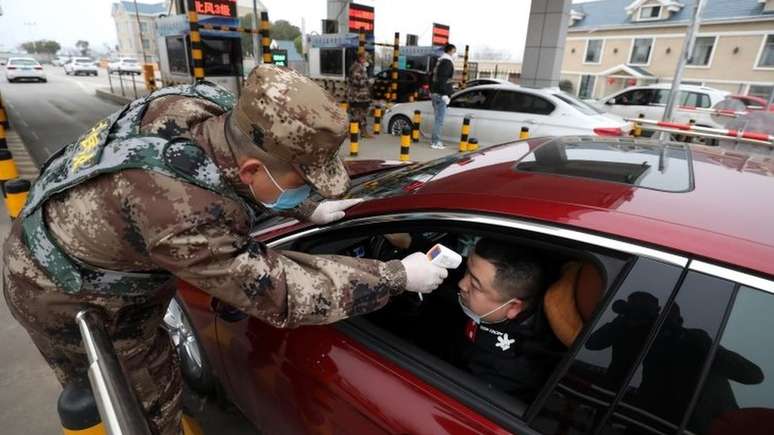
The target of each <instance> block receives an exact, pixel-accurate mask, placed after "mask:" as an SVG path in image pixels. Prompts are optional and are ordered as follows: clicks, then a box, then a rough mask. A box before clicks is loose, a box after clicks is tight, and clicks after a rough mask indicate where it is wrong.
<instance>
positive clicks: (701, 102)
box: [679, 91, 711, 109]
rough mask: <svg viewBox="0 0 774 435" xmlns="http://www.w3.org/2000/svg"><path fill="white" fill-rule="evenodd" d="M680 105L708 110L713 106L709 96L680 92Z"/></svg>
mask: <svg viewBox="0 0 774 435" xmlns="http://www.w3.org/2000/svg"><path fill="white" fill-rule="evenodd" d="M679 101H680V105H681V106H689V107H700V108H704V109H707V108H709V107H710V106H711V104H710V99H709V95H707V94H702V93H699V92H685V91H683V92H680V100H679Z"/></svg>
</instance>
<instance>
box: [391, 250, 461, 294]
mask: <svg viewBox="0 0 774 435" xmlns="http://www.w3.org/2000/svg"><path fill="white" fill-rule="evenodd" d="M400 262H401V263H403V267H405V268H406V290H408V291H410V292H416V293H430V292H431V291H433V290H435V289H436V288H438V286H439V285H441V283H442V282H443V280H444V279H446V277H447V276H448V274H449V272H448V271H447V270H446V269H444V268H443V267H441V266H436V265H435V264H433V263H431V262H430V260H429V259H428V258H427V255H426V254H425V253H424V252H415V253H413V254H411V255H409V256H408V257H406V258H404V259H403V260H400Z"/></svg>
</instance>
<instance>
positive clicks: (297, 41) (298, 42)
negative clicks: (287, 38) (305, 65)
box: [293, 35, 304, 56]
mask: <svg viewBox="0 0 774 435" xmlns="http://www.w3.org/2000/svg"><path fill="white" fill-rule="evenodd" d="M303 39H304V35H298V36H296V39H294V40H293V45H295V46H296V51H297V52H298V54H300V55H302V56H303V55H304V41H303Z"/></svg>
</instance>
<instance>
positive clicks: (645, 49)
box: [629, 38, 653, 65]
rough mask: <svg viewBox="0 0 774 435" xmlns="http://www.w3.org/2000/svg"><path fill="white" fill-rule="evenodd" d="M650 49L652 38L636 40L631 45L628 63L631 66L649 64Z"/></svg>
mask: <svg viewBox="0 0 774 435" xmlns="http://www.w3.org/2000/svg"><path fill="white" fill-rule="evenodd" d="M652 48H653V38H636V39H635V40H634V42H633V43H632V53H631V56H630V57H629V63H630V64H631V65H647V64H649V63H650V52H651V49H652Z"/></svg>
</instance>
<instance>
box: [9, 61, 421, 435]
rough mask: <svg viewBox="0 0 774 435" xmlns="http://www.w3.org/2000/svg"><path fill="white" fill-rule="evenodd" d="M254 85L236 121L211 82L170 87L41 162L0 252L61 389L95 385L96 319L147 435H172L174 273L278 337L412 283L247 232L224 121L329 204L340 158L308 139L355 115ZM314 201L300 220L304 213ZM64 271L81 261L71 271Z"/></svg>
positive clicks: (288, 88)
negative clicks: (88, 333)
mask: <svg viewBox="0 0 774 435" xmlns="http://www.w3.org/2000/svg"><path fill="white" fill-rule="evenodd" d="M251 89H252V90H251ZM246 90H247V92H245V93H244V94H243V98H242V99H240V101H239V102H238V103H237V106H236V108H235V109H234V110H233V111H228V110H227V109H228V108H229V107H230V105H232V104H233V96H230V94H228V95H226V94H224V93H223V92H220V91H217V88H215V87H214V85H206V84H205V85H198V86H196V88H194V87H193V86H182V87H176V88H165V89H163V90H161V91H158V92H157V93H154V94H153V95H151V96H150V97H148V98H147V99H144V100H137V101H135V102H133V103H131V104H130V105H128V106H127V107H125V108H124V109H123V110H122V111H121V112H119V113H118V114H115V115H113V116H111V117H110V118H108V119H107V121H106V122H105V123H99V124H98V125H97V127H95V128H94V129H92V131H90V132H88V133H87V134H85V135H84V136H82V137H81V138H80V139H79V140H78V141H77V142H75V143H74V144H72V145H70V146H68V147H66V148H65V150H64V152H63V153H62V154H61V155H60V156H59V158H57V156H54V157H55V158H54V159H53V160H51V161H50V162H49V163H48V164H47V166H46V167H45V168H44V170H43V171H42V173H41V177H40V178H39V180H38V181H37V182H36V184H35V186H33V190H32V191H31V194H30V199H29V201H28V203H27V206H26V207H25V210H24V211H23V215H22V217H21V218H20V219H18V220H17V221H15V223H14V224H13V227H12V231H11V234H10V236H9V238H8V239H7V241H6V242H5V245H4V249H3V253H4V255H3V259H4V264H5V267H4V274H3V275H4V293H5V298H6V301H7V303H8V307H9V309H10V311H11V313H12V314H13V316H14V317H15V318H16V319H17V320H18V321H19V322H20V323H21V324H22V325H23V326H24V327H25V329H26V330H27V331H28V333H29V334H30V336H31V338H32V340H33V342H34V343H35V345H36V346H37V347H38V349H39V350H40V352H41V353H42V355H43V357H44V358H45V359H46V361H47V362H48V364H49V365H50V366H51V367H52V368H53V369H54V371H55V373H56V376H57V378H58V379H59V381H60V382H61V383H62V384H63V385H64V384H68V383H70V382H74V381H83V380H84V379H86V369H87V360H86V356H85V354H84V350H83V347H82V344H81V339H80V334H79V332H78V330H77V327H76V325H75V322H74V317H75V314H76V313H77V312H78V311H80V310H82V309H84V308H91V309H94V310H96V311H97V312H98V313H100V314H101V315H102V317H103V318H104V319H105V324H106V327H107V330H108V333H109V334H110V335H111V337H112V339H113V341H114V346H115V348H116V351H117V353H118V355H119V358H120V359H121V360H122V362H123V364H124V365H125V367H126V369H127V371H128V375H129V378H130V382H131V384H132V385H133V386H134V389H135V391H136V393H137V395H138V398H139V399H140V401H141V402H142V405H143V407H144V408H145V411H146V415H148V417H149V422H150V424H151V427H152V430H153V432H154V433H162V434H172V433H177V432H178V426H179V420H180V413H181V378H180V372H179V369H178V361H177V356H176V354H175V351H174V349H173V348H172V345H171V342H170V339H169V337H168V336H167V335H166V332H165V331H164V330H163V329H162V321H163V316H164V313H165V310H166V307H167V305H168V303H169V301H170V299H171V298H172V297H173V295H174V293H175V279H174V278H179V279H183V280H186V281H188V282H190V283H192V284H194V285H195V286H197V287H199V288H201V289H203V290H205V291H207V292H208V293H210V294H211V295H212V296H214V297H217V298H219V299H221V300H223V301H225V302H227V303H229V304H231V305H234V306H235V307H238V308H239V309H241V310H243V311H244V312H246V313H248V314H250V315H252V316H255V317H258V318H259V319H262V320H263V321H265V322H268V323H270V324H271V325H274V326H276V327H294V326H298V325H302V324H322V323H329V322H335V321H337V320H339V319H343V318H346V317H349V316H353V315H357V314H362V313H367V312H370V311H373V310H375V309H378V308H379V307H381V306H382V305H384V304H385V303H386V302H387V301H388V300H389V298H390V296H392V295H394V294H397V293H399V292H401V291H403V288H404V287H405V284H406V274H405V269H404V268H403V266H402V265H401V264H400V262H399V261H392V262H388V263H382V262H378V261H375V260H364V259H354V258H349V257H339V256H312V255H307V254H303V253H298V252H284V251H283V252H276V251H272V250H269V249H267V248H266V247H265V246H264V245H262V244H260V243H259V242H257V241H255V240H254V239H252V238H251V237H249V232H250V229H251V223H252V221H253V219H254V217H255V212H256V211H257V212H258V213H261V212H266V211H265V210H263V209H261V210H256V209H255V208H254V207H253V206H254V203H250V202H247V201H245V200H243V196H242V194H244V193H245V192H244V190H245V189H244V185H243V184H242V183H241V182H240V180H239V179H238V166H237V162H236V160H235V157H234V152H233V150H232V146H230V144H229V139H228V138H227V137H229V138H230V137H232V136H231V135H229V134H228V133H229V132H230V131H231V130H229V125H228V124H229V123H230V122H233V125H234V126H236V127H237V128H238V129H239V131H240V132H242V133H244V134H246V135H248V136H249V137H252V140H253V142H254V143H255V144H256V145H258V146H259V147H261V149H263V150H265V151H267V152H270V153H271V154H272V155H273V156H274V157H276V158H280V159H286V161H294V162H296V164H297V165H298V166H299V167H301V168H303V172H304V177H305V178H307V179H308V181H310V182H312V181H314V182H313V183H312V184H313V185H314V187H315V188H316V189H317V190H318V191H319V192H320V193H322V194H323V195H325V196H333V195H338V194H341V193H343V189H342V187H343V188H344V189H345V188H346V174H345V173H344V174H342V173H341V172H340V171H343V166H341V162H340V161H338V158H337V157H335V155H333V154H332V153H331V152H330V150H329V149H325V150H322V151H321V152H319V153H317V154H315V155H314V156H312V157H310V156H308V155H305V154H304V153H303V152H302V151H303V150H304V149H305V148H310V149H311V148H314V147H315V143H317V144H318V145H319V143H327V144H328V145H329V146H328V147H329V148H337V146H335V147H333V146H332V145H331V144H332V143H333V142H331V141H334V142H335V141H338V143H340V142H341V139H342V138H343V137H344V136H345V134H346V131H345V130H344V126H345V125H346V121H345V115H344V113H343V112H341V110H340V109H338V107H337V106H336V104H335V101H333V100H332V99H331V98H330V97H329V96H327V94H324V91H322V90H320V89H319V88H318V87H316V86H315V85H313V84H311V82H310V81H308V80H306V79H304V78H302V77H301V76H297V75H294V74H292V73H290V72H287V71H286V70H284V69H279V68H276V67H260V68H257V69H256V70H255V71H254V72H253V74H251V76H250V78H249V79H248V84H247V88H246ZM279 103H282V104H279ZM232 114H233V116H232ZM132 125H134V126H136V127H138V130H139V131H136V132H135V133H136V134H137V136H136V137H133V136H132V135H131V134H130V130H131V128H132ZM326 126H328V128H327V129H326ZM100 138H102V139H104V141H103V142H104V143H105V145H104V149H102V150H101V155H100V154H96V155H86V156H84V155H83V150H84V149H99V147H96V148H95V147H92V148H89V147H88V146H85V145H84V144H86V145H89V144H92V143H95V141H96V142H99V141H100ZM173 139H174V140H173ZM310 139H312V140H310ZM315 141H316V142H315ZM136 142H137V143H139V142H143V143H144V145H143V146H145V148H143V146H140V145H137V143H136ZM189 143H193V144H195V145H196V146H191V145H190V144H189ZM159 144H160V145H159ZM154 147H155V148H154ZM127 149H129V150H132V152H133V154H131V155H129V156H128V157H127V156H124V161H123V163H122V164H121V165H119V167H117V168H114V170H104V171H102V172H100V171H97V173H96V175H95V174H92V175H91V176H90V177H87V178H84V179H83V180H81V181H80V182H78V183H76V184H75V185H72V186H70V187H69V188H66V189H61V190H57V189H56V188H54V189H51V187H52V186H53V187H56V186H57V183H59V182H61V181H62V177H63V176H65V175H67V174H66V173H67V172H68V171H69V173H70V175H72V174H73V173H75V174H77V173H79V171H80V173H88V172H89V171H92V170H95V168H97V169H99V167H100V165H105V164H108V163H111V159H112V160H113V162H112V163H115V162H116V161H117V160H116V159H120V156H121V153H122V152H125V151H126V150H127ZM153 150H156V151H158V152H159V155H161V156H162V157H161V160H163V161H164V162H165V165H161V166H159V167H152V166H153V165H151V164H149V163H148V162H150V161H152V160H153V159H154V158H157V157H158V156H155V155H154V154H153V152H154V151H153ZM68 156H69V157H68ZM84 157H85V158H84ZM157 160H158V159H157ZM334 160H336V161H334ZM62 161H65V163H66V164H67V165H69V166H67V165H65V166H63V165H62V164H61V163H62ZM139 161H143V162H145V163H143V164H144V165H146V166H143V164H139V163H137V162H139ZM129 163H131V164H129ZM342 177H344V178H343V179H342ZM322 179H325V180H327V181H326V182H322V181H320V180H322ZM342 180H343V181H344V183H343V185H342ZM326 183H327V184H326ZM46 185H48V186H49V195H50V196H46V195H45V194H44V192H45V191H46ZM36 204H39V205H38V206H37V207H36ZM311 206H313V204H311V205H310V204H305V205H304V206H303V207H301V208H300V209H299V210H296V211H295V212H296V213H298V214H302V215H303V214H307V215H308V214H309V212H310V210H312V207H311ZM36 217H37V219H40V222H35V218H36ZM36 224H37V226H36ZM46 231H47V237H48V238H46V234H44V232H46ZM47 241H50V242H53V244H51V246H49V245H47V244H46V242H47ZM68 261H69V262H70V263H71V264H74V265H75V266H73V267H71V268H69V269H68V267H69V266H68ZM68 271H69V272H68ZM73 271H75V272H73Z"/></svg>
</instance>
